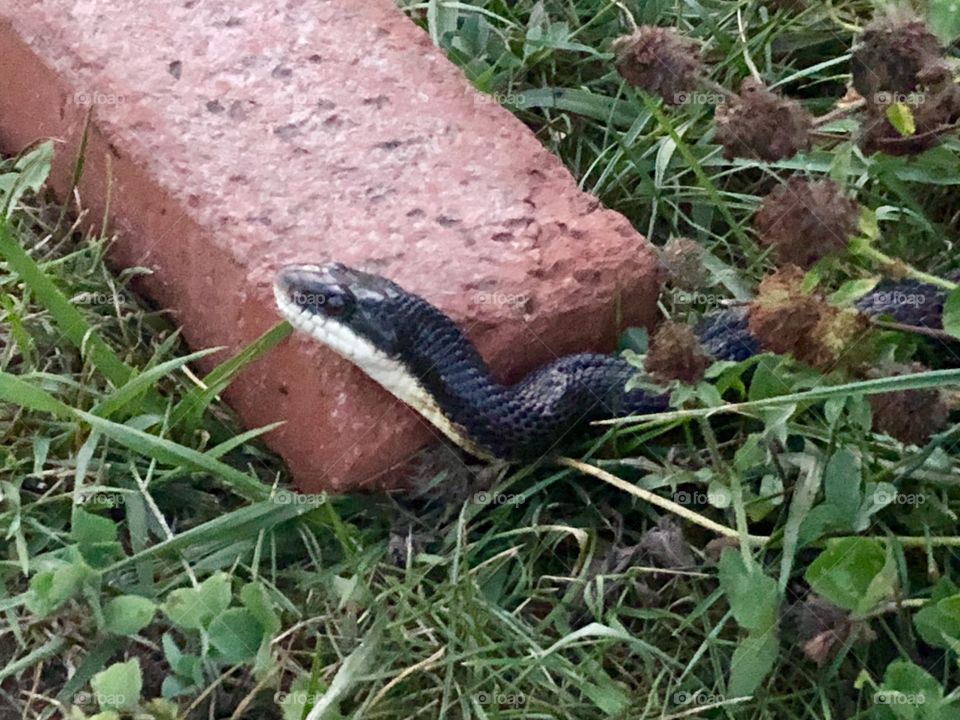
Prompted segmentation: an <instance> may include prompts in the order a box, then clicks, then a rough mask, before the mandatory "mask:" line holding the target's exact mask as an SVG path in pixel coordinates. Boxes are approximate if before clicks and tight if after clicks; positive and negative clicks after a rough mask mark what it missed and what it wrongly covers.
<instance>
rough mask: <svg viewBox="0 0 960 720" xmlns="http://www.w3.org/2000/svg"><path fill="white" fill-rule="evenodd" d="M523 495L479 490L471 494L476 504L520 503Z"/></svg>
mask: <svg viewBox="0 0 960 720" xmlns="http://www.w3.org/2000/svg"><path fill="white" fill-rule="evenodd" d="M524 499H525V498H524V497H523V495H512V494H510V493H501V492H494V491H493V490H481V491H480V492H478V493H476V494H475V495H474V496H473V501H474V502H475V503H476V504H477V505H520V504H521V503H523V501H524Z"/></svg>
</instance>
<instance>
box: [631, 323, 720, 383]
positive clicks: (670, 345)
mask: <svg viewBox="0 0 960 720" xmlns="http://www.w3.org/2000/svg"><path fill="white" fill-rule="evenodd" d="M712 362H713V360H712V358H711V357H710V356H709V355H708V354H707V353H706V351H705V350H704V349H703V348H702V347H701V346H700V341H699V340H698V339H697V335H696V333H695V332H694V331H693V328H691V327H690V326H689V325H683V324H680V323H675V322H670V321H668V322H665V323H663V324H662V325H661V326H660V327H659V328H658V329H657V331H656V332H655V333H654V334H653V337H652V338H651V339H650V351H649V352H648V353H647V358H646V361H645V363H644V367H645V368H646V370H647V372H648V373H650V375H651V376H652V377H653V378H654V379H655V380H658V381H659V382H664V383H667V382H670V381H671V380H680V381H682V382H685V383H689V384H693V383H696V382H698V381H699V380H701V379H702V378H703V373H704V371H705V370H706V369H707V368H708V367H710V365H711V364H712Z"/></svg>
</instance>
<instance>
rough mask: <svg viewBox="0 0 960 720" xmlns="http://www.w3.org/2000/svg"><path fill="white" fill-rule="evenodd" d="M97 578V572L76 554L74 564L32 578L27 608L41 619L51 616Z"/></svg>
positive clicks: (65, 563)
mask: <svg viewBox="0 0 960 720" xmlns="http://www.w3.org/2000/svg"><path fill="white" fill-rule="evenodd" d="M96 577H97V574H96V572H94V571H93V570H92V569H91V568H90V567H89V566H88V565H87V564H86V563H85V562H84V561H83V558H82V557H80V555H79V554H75V555H74V557H73V558H72V562H64V563H62V564H61V565H59V566H58V567H57V568H55V569H53V570H45V571H43V572H39V573H37V574H36V575H34V576H33V577H32V578H30V590H29V592H28V593H27V599H26V606H27V608H28V609H29V610H30V611H31V612H33V613H36V614H37V615H40V616H41V617H42V616H46V615H50V614H51V613H53V612H54V611H55V610H56V609H57V608H59V607H60V606H61V605H63V603H65V602H66V601H67V600H69V599H70V598H71V597H73V596H74V595H76V594H77V593H78V592H79V591H80V589H81V588H82V587H83V585H84V584H85V583H87V582H92V581H93V580H95V579H96Z"/></svg>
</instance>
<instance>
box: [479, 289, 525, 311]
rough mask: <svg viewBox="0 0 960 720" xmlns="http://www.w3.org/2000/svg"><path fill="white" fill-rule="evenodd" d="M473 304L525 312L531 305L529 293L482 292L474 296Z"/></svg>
mask: <svg viewBox="0 0 960 720" xmlns="http://www.w3.org/2000/svg"><path fill="white" fill-rule="evenodd" d="M473 302H474V303H476V304H477V305H495V306H498V307H509V308H512V309H514V310H520V311H524V310H526V308H527V307H528V306H529V304H530V296H529V295H528V294H527V293H503V292H481V293H476V294H475V295H474V296H473Z"/></svg>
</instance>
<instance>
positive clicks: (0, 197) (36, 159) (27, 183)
mask: <svg viewBox="0 0 960 720" xmlns="http://www.w3.org/2000/svg"><path fill="white" fill-rule="evenodd" d="M51 162H53V141H52V140H47V141H45V142H42V143H40V144H39V145H37V146H36V147H35V148H33V149H32V150H30V151H29V152H28V153H26V154H25V155H23V156H22V157H21V158H19V159H18V160H17V162H16V163H15V164H14V169H15V170H17V173H16V174H15V177H14V178H13V182H12V183H9V184H5V185H6V188H5V189H4V190H3V193H2V194H0V201H2V202H0V208H2V211H0V222H3V221H4V218H6V217H9V215H10V213H11V212H12V211H13V210H14V209H15V208H16V206H17V203H18V202H19V201H20V198H21V197H22V196H23V194H24V193H25V192H27V191H28V190H32V191H33V192H37V191H38V190H39V189H40V188H41V187H42V186H43V183H45V182H46V181H47V176H48V175H49V174H50V163H51ZM11 174H13V173H11Z"/></svg>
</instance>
